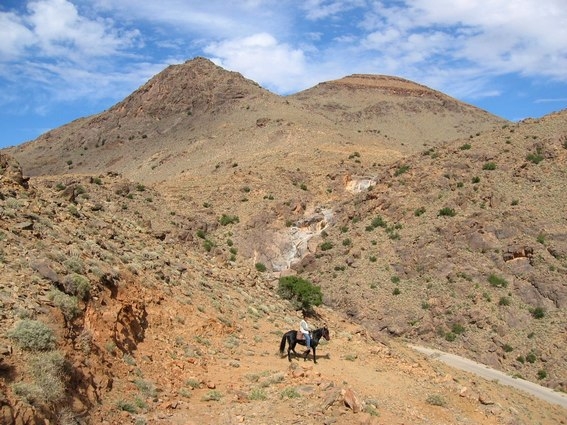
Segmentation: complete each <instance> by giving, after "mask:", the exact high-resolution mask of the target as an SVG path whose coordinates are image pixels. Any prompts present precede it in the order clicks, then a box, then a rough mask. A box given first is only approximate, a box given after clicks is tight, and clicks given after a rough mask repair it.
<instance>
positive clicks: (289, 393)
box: [280, 387, 301, 399]
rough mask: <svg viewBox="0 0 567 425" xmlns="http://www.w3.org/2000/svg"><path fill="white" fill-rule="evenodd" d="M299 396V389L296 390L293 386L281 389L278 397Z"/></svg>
mask: <svg viewBox="0 0 567 425" xmlns="http://www.w3.org/2000/svg"><path fill="white" fill-rule="evenodd" d="M299 397H301V394H299V391H297V389H296V388H295V387H286V388H284V389H283V391H282V392H281V393H280V398H282V399H283V398H299Z"/></svg>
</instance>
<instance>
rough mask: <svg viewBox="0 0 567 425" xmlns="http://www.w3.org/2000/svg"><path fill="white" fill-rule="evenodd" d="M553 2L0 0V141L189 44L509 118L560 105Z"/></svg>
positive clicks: (91, 104) (99, 101)
mask: <svg viewBox="0 0 567 425" xmlns="http://www.w3.org/2000/svg"><path fill="white" fill-rule="evenodd" d="M565 1H566V0H490V1H487V0H382V1H379V0H239V1H237V0H207V1H197V0H159V1H151V0H30V1H26V0H0V125H1V127H0V128H1V130H2V132H1V134H0V148H2V147H7V146H13V145H18V144H20V143H23V142H26V141H29V140H32V139H35V138H36V137H38V136H39V135H40V134H42V133H44V132H46V131H49V130H50V129H53V128H56V127H59V126H61V125H63V124H66V123H68V122H71V121H73V120H75V119H77V118H80V117H84V116H88V115H92V114H95V113H99V112H102V111H104V110H106V109H108V108H109V107H111V106H112V105H114V104H115V103H117V102H119V101H120V100H122V99H124V98H125V97H126V96H128V95H129V94H130V93H132V92H133V91H134V90H136V89H137V88H138V87H140V86H141V85H143V84H144V83H145V82H146V81H147V80H149V79H150V78H151V77H152V76H154V75H155V74H157V73H159V72H160V71H162V70H163V69H164V68H166V67H167V66H168V65H171V64H178V63H183V62H185V61H187V60H190V59H192V58H195V57H197V56H201V57H206V58H208V59H211V60H212V61H213V62H215V63H216V64H217V65H220V66H222V67H223V68H225V69H227V70H231V71H237V72H240V73H241V74H242V75H243V76H245V77H246V78H249V79H251V80H253V81H255V82H257V83H258V84H260V85H261V86H262V87H264V88H266V89H268V90H270V91H272V92H274V93H278V94H281V95H288V94H292V93H296V92H298V91H301V90H304V89H307V88H310V87H313V86H314V85H316V84H318V83H320V82H323V81H329V80H333V79H337V78H342V77H344V76H347V75H351V74H384V75H393V76H398V77H402V78H407V79H409V80H412V81H415V82H417V83H420V84H424V85H426V86H428V87H431V88H433V89H436V90H439V91H442V92H444V93H445V94H448V95H450V96H453V97H455V98H457V99H459V100H461V101H464V102H467V103H470V104H473V105H475V106H477V107H480V108H482V109H485V110H487V111H489V112H491V113H493V114H496V115H498V116H500V117H503V118H506V119H509V120H512V121H519V120H522V119H524V118H528V117H534V118H536V117H540V116H543V115H545V114H548V113H550V112H553V111H558V110H561V109H565V108H567V7H566V3H565Z"/></svg>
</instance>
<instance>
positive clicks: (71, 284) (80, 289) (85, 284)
mask: <svg viewBox="0 0 567 425" xmlns="http://www.w3.org/2000/svg"><path fill="white" fill-rule="evenodd" d="M64 287H65V292H66V293H67V294H69V295H76V296H77V297H78V298H80V299H81V300H86V299H87V298H88V297H89V293H90V290H91V282H90V281H89V279H88V278H87V277H86V276H83V275H82V274H78V273H74V274H72V275H70V276H67V278H66V279H65V283H64Z"/></svg>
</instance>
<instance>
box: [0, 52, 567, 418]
mask: <svg viewBox="0 0 567 425" xmlns="http://www.w3.org/2000/svg"><path fill="white" fill-rule="evenodd" d="M0 155H1V156H0V159H1V166H0V170H1V179H0V207H1V209H0V215H1V217H2V220H1V222H0V223H1V224H0V226H1V227H0V240H1V241H2V245H1V246H0V259H1V261H0V266H1V267H2V271H3V276H4V277H3V279H2V280H1V283H0V294H1V298H0V303H1V305H2V307H3V312H2V314H0V321H1V322H0V325H1V326H2V329H5V330H6V331H5V332H4V333H2V334H1V335H0V348H1V349H2V350H1V353H0V356H1V357H0V373H1V375H0V378H1V379H0V391H1V392H0V406H1V408H2V410H1V412H2V416H0V423H3V422H1V421H4V422H5V423H7V424H8V423H42V422H40V421H41V420H43V419H44V418H47V419H49V420H50V421H51V423H63V424H72V423H88V424H99V423H109V424H110V423H112V424H114V423H116V424H119V423H136V424H143V423H148V424H150V423H152V424H153V423H156V424H158V423H159V424H187V423H226V424H231V423H248V424H262V423H266V422H267V418H269V421H270V422H274V423H281V424H287V423H305V424H320V423H329V424H330V423H337V424H343V423H344V424H351V423H384V424H386V423H388V424H407V423H412V424H413V423H416V424H420V423H423V424H426V423H427V424H431V423H433V424H446V423H462V424H477V423H478V424H481V423H482V424H485V423H489V424H490V423H493V424H514V423H541V424H557V423H564V421H565V419H564V418H565V417H566V415H565V409H563V408H561V407H559V406H554V405H547V404H545V403H543V402H541V401H539V400H536V399H534V398H533V397H532V396H528V395H526V394H523V393H521V392H519V391H516V390H512V389H509V388H506V387H503V386H501V385H499V384H498V383H495V382H489V381H485V380H482V379H480V378H477V377H474V376H472V375H470V374H467V373H464V372H459V371H456V370H452V369H450V368H448V367H446V366H443V365H442V364H440V363H438V362H435V361H434V360H430V359H426V358H425V357H424V356H423V355H421V354H418V353H416V352H414V351H412V350H411V349H409V348H407V347H406V343H407V342H411V343H414V344H421V345H425V346H429V347H436V348H440V349H442V350H444V351H447V352H452V353H456V354H460V355H463V356H465V357H468V358H471V359H474V360H477V361H480V362H482V363H484V364H487V365H489V366H491V367H493V368H496V369H500V370H502V371H505V372H506V373H509V374H510V375H513V376H516V377H518V378H524V379H527V380H530V381H533V382H537V383H539V384H541V385H545V386H547V387H550V388H553V389H556V390H557V391H562V392H565V391H567V372H566V371H567V357H566V355H565V353H564V350H562V347H564V346H565V343H566V342H567V340H566V330H567V329H566V326H567V282H566V281H565V279H564V276H565V274H566V271H567V236H566V233H565V228H566V220H567V215H566V214H567V213H566V211H565V205H567V192H566V191H565V183H564V182H565V170H566V169H567V167H566V164H567V112H566V111H562V112H559V113H556V114H552V115H549V116H546V117H543V118H540V119H533V120H525V121H523V122H520V123H510V122H507V121H505V120H502V119H499V118H498V117H494V116H492V115H490V114H488V113H487V112H485V111H482V110H479V109H477V108H475V107H473V106H471V105H466V104H464V103H462V102H459V101H457V100H455V99H452V98H450V97H448V96H446V95H444V94H442V93H439V92H435V91H433V90H431V89H428V88H427V87H424V86H420V85H418V84H415V83H413V82H410V81H406V80H402V79H399V78H395V77H384V76H368V75H353V76H350V77H345V78H343V79H341V80H337V81H331V82H326V83H321V84H319V85H318V86H316V87H314V88H312V89H309V90H306V91H304V92H301V93H298V94H295V95H293V96H288V97H281V96H277V95H275V94H273V93H270V92H268V91H266V90H264V89H262V88H261V87H259V86H258V85H257V84H255V83H254V82H251V81H249V80H246V79H244V78H243V77H242V76H240V75H239V74H236V73H232V72H227V71H225V70H223V69H222V68H219V67H217V66H215V65H213V64H212V63H211V62H209V61H207V60H205V59H201V58H198V59H195V60H192V61H189V62H187V63H185V64H183V65H179V66H173V67H169V68H168V69H166V70H165V71H163V72H162V73H160V74H158V75H157V76H156V77H154V78H153V79H152V80H150V81H149V82H148V83H147V84H146V85H144V86H143V87H141V88H140V89H139V90H137V91H136V92H134V93H133V94H132V95H131V96H129V97H128V98H126V99H125V100H124V101H122V102H120V103H119V104H117V105H115V106H114V107H112V108H110V109H109V110H108V111H105V112H103V113H101V114H99V115H97V116H94V117H87V118H84V119H81V120H77V121H75V122H73V123H70V124H68V125H66V126H63V127H61V128H58V129H55V130H52V131H51V132H49V133H47V134H46V135H44V136H42V137H40V138H39V139H37V140H35V141H33V142H30V143H28V144H24V145H22V146H19V147H15V148H11V149H8V150H4V151H2V152H0ZM14 158H15V159H14ZM289 275H291V276H296V277H299V278H302V279H306V280H308V281H309V282H312V283H313V284H315V285H318V286H320V288H321V291H322V294H323V304H322V305H321V306H319V307H317V308H315V312H314V315H313V316H311V318H310V320H311V321H312V322H313V324H314V325H316V326H317V327H319V326H323V325H327V326H328V327H329V329H330V330H331V340H330V341H323V342H322V344H321V346H320V347H318V357H319V361H318V363H317V364H316V365H315V364H313V363H312V362H311V361H309V362H304V361H303V360H301V359H294V360H293V362H292V363H291V364H290V363H289V362H288V361H287V359H286V358H285V357H282V356H280V354H279V352H278V348H279V343H280V339H281V336H282V334H283V333H284V332H286V331H287V330H289V329H295V328H297V326H298V322H299V317H298V313H297V311H296V310H295V307H294V304H292V303H291V302H290V301H288V300H286V299H284V298H281V297H280V295H278V278H279V277H280V276H289ZM34 341H35V342H34ZM309 360H311V358H310V359H309ZM298 404H301V405H302V406H303V407H302V408H301V409H298V408H297V405H298ZM562 421H563V422H562Z"/></svg>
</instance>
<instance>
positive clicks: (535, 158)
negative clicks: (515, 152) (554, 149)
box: [526, 148, 545, 164]
mask: <svg viewBox="0 0 567 425" xmlns="http://www.w3.org/2000/svg"><path fill="white" fill-rule="evenodd" d="M526 159H527V160H528V161H530V162H533V163H534V164H539V163H540V162H541V161H543V160H544V159H545V158H544V157H543V155H542V154H541V149H539V148H538V149H536V152H535V153H529V154H528V155H527V156H526Z"/></svg>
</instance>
